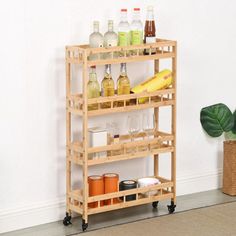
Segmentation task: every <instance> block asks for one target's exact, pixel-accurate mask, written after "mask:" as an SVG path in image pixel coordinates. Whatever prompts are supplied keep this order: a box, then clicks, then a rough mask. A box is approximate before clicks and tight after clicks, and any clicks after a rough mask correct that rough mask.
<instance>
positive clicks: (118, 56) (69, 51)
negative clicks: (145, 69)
mask: <svg viewBox="0 0 236 236" xmlns="http://www.w3.org/2000/svg"><path fill="white" fill-rule="evenodd" d="M175 46H176V41H172V40H166V39H157V40H156V43H150V44H141V45H137V46H136V45H132V46H126V47H109V48H90V47H89V45H77V46H76V45H75V46H67V47H66V61H67V62H68V63H71V64H83V63H84V64H85V65H87V66H88V67H89V66H93V65H105V64H119V63H121V62H123V63H125V62H137V61H147V60H156V59H161V58H173V57H175V49H174V47H175ZM144 50H145V51H146V52H147V53H148V54H147V55H146V54H144V53H143V51H144ZM153 51H155V54H152V52H153Z"/></svg>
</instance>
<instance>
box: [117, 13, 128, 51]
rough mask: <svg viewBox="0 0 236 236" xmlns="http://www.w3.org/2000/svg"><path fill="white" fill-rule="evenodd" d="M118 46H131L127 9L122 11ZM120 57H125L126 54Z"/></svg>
mask: <svg viewBox="0 0 236 236" xmlns="http://www.w3.org/2000/svg"><path fill="white" fill-rule="evenodd" d="M118 45H119V46H129V45H130V25H129V23H128V20H127V9H121V18H120V23H119V25H118ZM127 54H128V53H127ZM120 55H121V56H124V53H123V52H120Z"/></svg>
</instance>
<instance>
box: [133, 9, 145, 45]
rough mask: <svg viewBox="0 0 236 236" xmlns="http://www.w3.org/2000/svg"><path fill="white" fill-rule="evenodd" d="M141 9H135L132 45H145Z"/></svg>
mask: <svg viewBox="0 0 236 236" xmlns="http://www.w3.org/2000/svg"><path fill="white" fill-rule="evenodd" d="M140 18H141V17H140V8H134V12H133V20H132V22H131V26H130V28H131V45H140V44H142V43H143V23H142V21H141V19H140Z"/></svg>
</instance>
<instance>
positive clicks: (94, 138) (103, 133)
mask: <svg viewBox="0 0 236 236" xmlns="http://www.w3.org/2000/svg"><path fill="white" fill-rule="evenodd" d="M88 131H89V146H90V147H100V146H106V145H107V130H106V129H104V128H101V127H93V128H90V129H89V130H88ZM106 156H107V152H99V153H93V155H92V158H93V159H97V158H100V157H106Z"/></svg>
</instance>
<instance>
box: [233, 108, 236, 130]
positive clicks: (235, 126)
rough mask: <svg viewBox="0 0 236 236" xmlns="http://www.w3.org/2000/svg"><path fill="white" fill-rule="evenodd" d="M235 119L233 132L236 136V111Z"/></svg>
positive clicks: (235, 113) (235, 112)
mask: <svg viewBox="0 0 236 236" xmlns="http://www.w3.org/2000/svg"><path fill="white" fill-rule="evenodd" d="M233 118H234V126H233V128H232V132H233V133H234V134H236V110H235V111H234V113H233Z"/></svg>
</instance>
